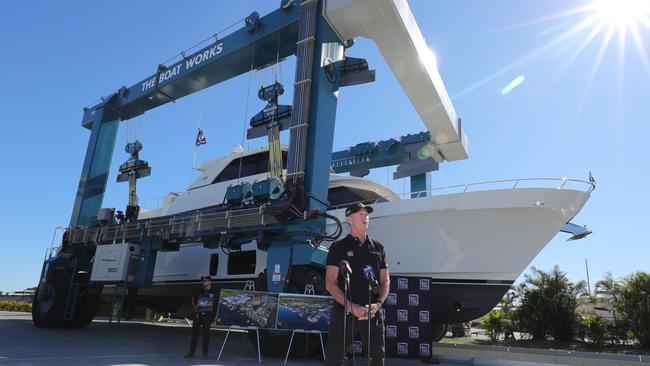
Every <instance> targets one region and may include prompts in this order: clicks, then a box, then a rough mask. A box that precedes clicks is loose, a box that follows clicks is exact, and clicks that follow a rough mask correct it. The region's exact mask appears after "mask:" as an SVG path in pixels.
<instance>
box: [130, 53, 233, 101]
mask: <svg viewBox="0 0 650 366" xmlns="http://www.w3.org/2000/svg"><path fill="white" fill-rule="evenodd" d="M222 51H223V42H219V43H217V44H215V45H214V46H211V47H209V48H208V49H207V50H205V51H203V52H199V53H198V54H195V55H193V56H191V57H190V58H188V59H186V60H183V61H181V62H178V63H176V64H175V65H173V66H170V67H167V68H165V67H162V70H161V71H160V72H159V74H158V75H156V76H154V77H152V78H151V79H149V80H147V81H145V82H143V83H142V91H143V92H144V91H147V90H148V89H151V88H153V87H155V86H156V85H161V84H163V83H164V82H166V81H172V80H173V79H175V78H177V77H179V76H180V75H182V74H184V73H186V72H190V71H191V70H192V69H193V68H194V67H198V66H199V65H201V64H203V63H205V62H207V61H209V60H210V59H212V58H213V57H215V56H217V55H219V54H220V53H221V52H222Z"/></svg>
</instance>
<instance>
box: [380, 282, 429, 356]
mask: <svg viewBox="0 0 650 366" xmlns="http://www.w3.org/2000/svg"><path fill="white" fill-rule="evenodd" d="M390 283H391V286H390V293H389V295H388V298H387V299H386V303H385V304H384V308H385V309H386V355H387V356H388V357H409V358H426V357H428V356H430V355H431V342H432V334H431V333H432V332H431V323H430V314H429V309H431V305H432V304H431V299H432V297H431V280H430V279H428V278H420V277H406V276H391V281H390Z"/></svg>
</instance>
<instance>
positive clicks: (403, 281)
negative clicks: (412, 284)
mask: <svg viewBox="0 0 650 366" xmlns="http://www.w3.org/2000/svg"><path fill="white" fill-rule="evenodd" d="M408 288H409V279H408V278H402V277H400V278H398V279H397V289H398V290H408Z"/></svg>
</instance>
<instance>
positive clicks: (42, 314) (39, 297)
mask: <svg viewBox="0 0 650 366" xmlns="http://www.w3.org/2000/svg"><path fill="white" fill-rule="evenodd" d="M70 279H71V272H70V271H68V270H57V271H54V273H53V276H52V279H51V280H50V281H48V282H47V283H46V284H45V285H44V286H42V287H41V286H39V288H38V289H37V290H36V293H34V299H33V300H32V322H33V323H34V325H35V326H37V327H39V328H57V327H60V326H62V325H63V310H64V308H65V301H66V297H67V295H68V290H69V286H70ZM41 290H43V291H45V293H43V294H41V293H40V291H41Z"/></svg>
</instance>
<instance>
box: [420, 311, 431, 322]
mask: <svg viewBox="0 0 650 366" xmlns="http://www.w3.org/2000/svg"><path fill="white" fill-rule="evenodd" d="M428 322H429V311H428V310H420V323H428Z"/></svg>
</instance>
